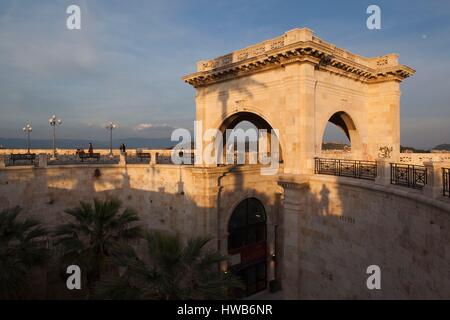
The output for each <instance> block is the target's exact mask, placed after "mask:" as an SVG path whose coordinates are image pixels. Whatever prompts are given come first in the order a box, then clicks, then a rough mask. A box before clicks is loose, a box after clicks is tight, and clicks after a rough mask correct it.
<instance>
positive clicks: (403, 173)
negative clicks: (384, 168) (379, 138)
mask: <svg viewBox="0 0 450 320" xmlns="http://www.w3.org/2000/svg"><path fill="white" fill-rule="evenodd" d="M391 184H395V185H399V186H404V187H408V188H413V189H419V190H422V189H423V187H425V185H426V184H427V168H426V167H424V166H413V165H408V164H399V163H391Z"/></svg>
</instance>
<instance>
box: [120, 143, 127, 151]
mask: <svg viewBox="0 0 450 320" xmlns="http://www.w3.org/2000/svg"><path fill="white" fill-rule="evenodd" d="M119 150H120V152H122V153H125V152H126V151H127V147H126V146H125V144H124V143H122V144H121V145H120V147H119Z"/></svg>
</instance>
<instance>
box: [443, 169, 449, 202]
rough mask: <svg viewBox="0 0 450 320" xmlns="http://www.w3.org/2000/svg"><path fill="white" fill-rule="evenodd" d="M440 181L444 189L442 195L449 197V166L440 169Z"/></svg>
mask: <svg viewBox="0 0 450 320" xmlns="http://www.w3.org/2000/svg"><path fill="white" fill-rule="evenodd" d="M442 175H443V177H442V183H443V187H444V188H443V189H444V196H445V197H450V169H449V168H443V169H442Z"/></svg>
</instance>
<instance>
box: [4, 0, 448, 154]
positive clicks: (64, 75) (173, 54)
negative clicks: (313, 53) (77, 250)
mask: <svg viewBox="0 0 450 320" xmlns="http://www.w3.org/2000/svg"><path fill="white" fill-rule="evenodd" d="M70 4H77V5H79V6H80V7H81V11H82V30H80V31H70V30H67V28H66V25H65V23H66V18H67V14H66V13H65V11H66V8H67V6H69V5H70ZM370 4H377V5H379V6H380V7H381V10H382V11H381V13H382V29H381V30H376V31H371V30H368V29H367V28H366V19H367V16H368V15H367V14H366V8H367V7H368V5H370ZM296 27H309V28H311V29H312V30H314V31H315V33H316V34H317V35H318V36H319V37H321V38H323V39H324V40H327V41H330V42H332V43H334V44H336V45H337V46H339V47H343V48H346V49H349V50H351V51H353V52H355V53H358V54H362V55H367V56H374V55H382V54H385V53H390V52H396V53H398V54H400V61H401V63H403V64H406V65H409V66H411V67H413V68H414V69H416V70H417V74H416V75H415V76H414V77H412V78H411V79H407V80H406V81H405V82H404V83H403V84H402V104H401V105H402V107H401V108H402V109H401V116H402V131H401V132H402V144H404V145H413V146H416V147H424V148H429V147H433V146H434V145H436V144H438V143H443V142H450V77H449V74H450V1H445V0H442V1H438V0H427V1H402V0H396V1H325V0H322V1H299V0H297V1H287V0H285V1H279V2H275V1H259V0H258V1H257V0H249V1H245V0H241V1H232V0H227V1H211V0H210V1H204V0H198V1H196V0H192V1H190V0H184V1H180V0H178V1H171V0H161V1H159V0H158V1H152V0H148V1H138V0H128V1H120V0H108V1H107V0H89V1H80V0H78V1H77V0H70V1H66V0H64V1H62V0H61V1H44V0H41V1H32V0H28V1H27V0H17V1H14V0H2V1H1V3H0V137H22V136H23V133H22V132H21V128H22V127H23V125H24V124H25V123H26V122H31V123H32V125H33V127H34V132H33V137H36V138H48V137H50V128H49V126H48V123H47V121H48V118H49V116H50V115H52V114H56V115H58V116H59V117H61V118H62V120H63V126H62V127H61V128H60V130H59V135H60V136H61V137H64V138H85V139H100V140H102V139H105V140H106V139H107V137H108V136H107V132H106V130H105V129H104V128H103V126H104V124H105V123H106V122H107V121H111V120H112V121H115V122H118V123H119V125H120V126H119V129H117V130H116V133H115V134H116V136H117V137H132V136H133V137H134V136H138V137H158V136H159V135H161V134H162V133H164V132H165V133H167V132H168V130H167V129H168V128H170V127H186V128H191V127H192V126H193V123H192V121H193V119H194V115H195V106H194V90H193V89H192V88H191V87H190V86H188V85H186V84H184V83H183V82H182V81H181V79H180V78H181V76H183V75H185V74H188V73H190V72H193V71H194V68H195V62H196V61H197V60H201V59H207V58H212V57H215V56H218V55H222V54H225V53H227V52H230V51H233V50H236V49H239V48H241V47H244V46H248V45H250V44H253V43H256V42H259V41H262V40H265V39H267V38H271V37H275V36H278V35H280V34H282V33H284V32H285V31H287V30H289V29H292V28H296ZM163 129H166V130H163Z"/></svg>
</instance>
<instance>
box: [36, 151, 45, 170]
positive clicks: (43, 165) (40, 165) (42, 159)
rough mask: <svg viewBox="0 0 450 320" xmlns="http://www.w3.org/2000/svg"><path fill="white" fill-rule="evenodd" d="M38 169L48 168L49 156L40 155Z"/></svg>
mask: <svg viewBox="0 0 450 320" xmlns="http://www.w3.org/2000/svg"><path fill="white" fill-rule="evenodd" d="M38 167H40V168H45V167H47V154H46V153H41V154H39V155H38Z"/></svg>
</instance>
